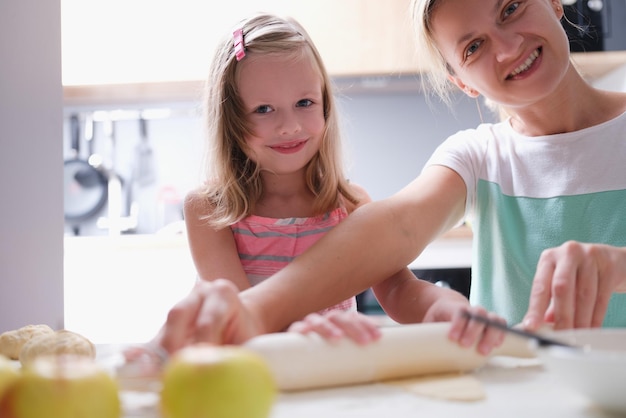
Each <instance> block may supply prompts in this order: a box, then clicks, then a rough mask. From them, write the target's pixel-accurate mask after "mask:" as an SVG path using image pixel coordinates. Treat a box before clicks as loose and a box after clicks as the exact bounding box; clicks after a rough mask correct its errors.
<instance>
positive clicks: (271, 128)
mask: <svg viewBox="0 0 626 418" xmlns="http://www.w3.org/2000/svg"><path fill="white" fill-rule="evenodd" d="M239 65H241V67H240V69H239V75H238V84H237V86H238V90H239V95H240V97H241V100H242V101H243V105H244V109H245V114H246V121H247V123H248V124H249V126H250V128H251V132H253V134H252V135H250V136H248V137H247V138H246V141H247V144H248V146H249V147H250V150H249V151H248V152H247V154H248V157H249V158H250V159H252V160H253V161H255V162H256V163H257V164H258V165H259V166H260V168H261V169H262V170H269V171H271V172H273V173H276V174H289V173H292V172H295V171H298V170H301V169H302V168H303V167H305V166H306V164H307V163H308V162H309V161H310V160H311V158H313V156H314V155H315V154H316V153H317V152H318V150H319V149H320V144H321V140H322V134H323V132H324V127H325V122H326V121H325V119H324V103H323V96H322V78H321V76H320V74H319V72H318V71H317V69H316V67H315V66H314V65H313V60H312V59H309V58H308V56H305V57H303V58H299V59H297V60H294V59H292V58H287V57H281V56H277V55H261V56H254V55H252V54H250V55H249V56H247V57H246V58H245V59H244V60H243V61H241V62H240V63H239Z"/></svg>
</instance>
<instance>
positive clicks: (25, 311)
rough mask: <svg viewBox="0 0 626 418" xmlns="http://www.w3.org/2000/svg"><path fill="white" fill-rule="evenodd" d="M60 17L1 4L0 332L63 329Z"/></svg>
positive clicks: (50, 8)
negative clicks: (33, 326) (41, 327)
mask: <svg viewBox="0 0 626 418" xmlns="http://www.w3.org/2000/svg"><path fill="white" fill-rule="evenodd" d="M60 16H61V12H60V1H59V0H46V1H40V0H19V1H4V0H3V1H1V2H0V63H1V64H0V65H1V70H0V129H1V131H0V138H1V152H0V199H1V200H2V203H1V206H0V215H1V216H0V240H2V241H1V242H2V248H1V250H0V332H2V331H6V330H9V329H14V328H17V327H20V326H22V325H26V324H29V323H46V324H49V325H50V326H51V327H53V328H60V327H62V326H63V188H62V175H63V171H62V169H63V164H62V161H63V157H62V147H61V145H60V144H61V138H62V135H63V132H62V96H63V93H62V88H61V18H60Z"/></svg>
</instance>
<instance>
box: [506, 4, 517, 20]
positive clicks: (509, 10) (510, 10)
mask: <svg viewBox="0 0 626 418" xmlns="http://www.w3.org/2000/svg"><path fill="white" fill-rule="evenodd" d="M518 7H519V3H517V2H515V3H511V4H509V5H508V6H506V7H505V8H504V12H503V16H504V17H505V18H506V17H508V16H510V15H512V14H513V13H514V12H515V11H516V10H517V8H518Z"/></svg>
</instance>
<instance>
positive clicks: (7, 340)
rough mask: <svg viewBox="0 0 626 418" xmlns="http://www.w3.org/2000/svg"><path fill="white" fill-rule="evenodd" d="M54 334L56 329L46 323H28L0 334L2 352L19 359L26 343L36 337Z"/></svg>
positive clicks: (0, 352)
mask: <svg viewBox="0 0 626 418" xmlns="http://www.w3.org/2000/svg"><path fill="white" fill-rule="evenodd" d="M51 334H54V330H53V329H52V328H50V327H49V326H48V325H45V324H38V325H26V326H24V327H22V328H19V329H15V330H12V331H6V332H3V333H2V334H0V354H2V355H4V356H6V357H8V358H10V359H11V360H17V359H19V356H20V351H21V350H22V347H23V346H24V344H26V343H27V342H28V341H29V340H31V339H32V338H35V337H39V336H42V335H51Z"/></svg>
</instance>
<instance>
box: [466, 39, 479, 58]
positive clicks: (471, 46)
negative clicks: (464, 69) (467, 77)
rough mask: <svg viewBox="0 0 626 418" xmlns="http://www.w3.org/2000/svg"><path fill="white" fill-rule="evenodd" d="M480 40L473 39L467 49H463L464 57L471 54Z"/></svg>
mask: <svg viewBox="0 0 626 418" xmlns="http://www.w3.org/2000/svg"><path fill="white" fill-rule="evenodd" d="M480 44H481V41H475V42H472V43H471V44H470V45H469V46H468V47H467V49H466V50H465V58H467V57H469V56H470V55H472V54H473V53H474V52H476V50H477V49H478V47H480Z"/></svg>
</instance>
